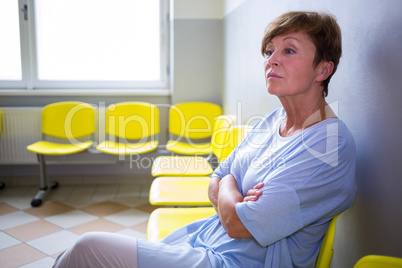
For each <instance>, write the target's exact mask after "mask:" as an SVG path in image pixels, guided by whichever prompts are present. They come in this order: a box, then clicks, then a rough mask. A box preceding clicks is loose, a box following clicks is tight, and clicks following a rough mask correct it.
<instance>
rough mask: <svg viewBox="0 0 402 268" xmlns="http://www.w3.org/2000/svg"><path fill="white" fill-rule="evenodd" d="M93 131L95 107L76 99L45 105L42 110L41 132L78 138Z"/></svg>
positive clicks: (63, 137)
mask: <svg viewBox="0 0 402 268" xmlns="http://www.w3.org/2000/svg"><path fill="white" fill-rule="evenodd" d="M94 132H95V109H94V107H93V106H92V105H90V104H88V103H84V102H78V101H63V102H56V103H52V104H49V105H46V106H45V107H44V108H43V110H42V133H43V134H45V135H50V136H53V137H56V138H62V139H78V138H83V137H85V136H89V135H92V134H93V133H94Z"/></svg>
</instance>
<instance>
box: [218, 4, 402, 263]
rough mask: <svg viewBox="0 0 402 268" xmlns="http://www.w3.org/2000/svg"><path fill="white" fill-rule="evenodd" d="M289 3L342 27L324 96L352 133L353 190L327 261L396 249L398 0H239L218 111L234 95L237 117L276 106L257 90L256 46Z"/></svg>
mask: <svg viewBox="0 0 402 268" xmlns="http://www.w3.org/2000/svg"><path fill="white" fill-rule="evenodd" d="M289 10H316V11H329V12H331V13H333V14H334V15H335V16H336V17H337V19H338V22H339V24H340V26H341V28H342V33H343V56H342V58H341V63H340V65H339V68H338V71H337V73H336V74H335V76H334V77H333V79H332V81H331V83H330V87H329V97H328V102H330V103H335V104H336V107H337V111H338V114H339V117H340V118H341V119H343V120H344V121H345V122H346V124H347V125H348V126H349V128H350V129H351V131H352V133H353V135H354V138H355V141H356V145H357V158H358V160H357V182H358V195H357V198H356V201H355V203H354V205H353V206H352V207H351V209H349V210H348V211H347V212H345V213H344V214H343V215H342V216H341V217H340V218H339V220H338V222H337V227H336V237H335V243H334V249H335V253H334V258H333V262H332V267H341V268H344V267H353V265H354V264H355V263H356V261H357V260H358V259H359V258H361V257H362V256H364V255H367V254H384V255H391V256H397V257H402V231H401V226H402V208H401V204H402V194H401V191H402V165H401V163H402V156H401V153H400V149H401V147H402V146H401V144H402V142H401V141H400V133H402V124H401V122H400V114H402V105H400V103H399V102H400V101H401V100H402V65H401V62H402V50H401V49H399V46H400V45H401V44H402V27H401V26H402V16H400V11H401V10H402V1H400V0H385V1H363V0H338V1H320V0H309V1H293V0H284V1H267V0H247V1H244V3H243V4H242V5H240V6H239V7H238V8H237V9H235V10H234V11H232V12H231V13H229V14H228V15H227V16H226V17H225V20H224V33H225V38H224V70H225V72H224V85H225V86H224V95H223V103H224V107H225V111H226V112H237V109H238V108H237V107H238V106H239V104H238V103H237V101H240V102H241V107H242V113H241V114H242V115H243V121H245V120H247V118H248V117H249V116H252V115H254V114H265V113H266V112H267V111H269V110H271V109H272V108H274V107H277V106H279V102H278V101H277V100H276V99H275V98H274V97H272V96H268V94H267V93H266V91H265V85H264V76H263V69H262V61H261V56H260V54H259V49H260V41H261V38H262V35H263V30H264V28H265V26H266V24H267V23H268V22H269V21H271V20H272V19H273V18H275V17H276V16H278V15H280V14H281V13H283V12H286V11H289Z"/></svg>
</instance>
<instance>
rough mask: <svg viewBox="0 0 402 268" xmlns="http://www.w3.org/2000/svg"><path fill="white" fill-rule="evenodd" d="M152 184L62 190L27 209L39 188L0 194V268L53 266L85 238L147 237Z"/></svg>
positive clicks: (61, 188)
mask: <svg viewBox="0 0 402 268" xmlns="http://www.w3.org/2000/svg"><path fill="white" fill-rule="evenodd" d="M149 187H150V183H144V182H142V183H138V184H118V185H105V184H100V185H77V186H71V185H67V186H60V187H59V188H58V189H56V190H52V191H50V192H49V194H48V195H47V196H46V201H45V202H44V204H43V205H42V206H41V207H37V208H32V207H31V205H30V202H31V199H32V197H33V196H34V195H35V193H36V191H37V187H22V186H10V187H8V186H7V187H6V188H5V189H4V190H1V191H0V267H2V268H6V267H24V268H25V267H39V268H46V267H52V264H53V262H54V260H55V258H56V257H57V256H58V254H59V253H60V252H62V251H63V250H64V249H65V248H66V247H68V246H69V245H71V244H72V243H74V241H76V239H77V238H78V237H79V236H80V235H81V234H83V233H85V232H89V231H105V232H114V233H120V234H126V235H129V236H132V237H136V238H144V239H145V238H146V234H145V232H146V226H147V221H148V217H149V215H150V213H151V212H152V210H154V209H155V208H156V207H154V206H152V205H150V204H149V201H148V193H149Z"/></svg>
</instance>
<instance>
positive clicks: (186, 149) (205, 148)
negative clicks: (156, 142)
mask: <svg viewBox="0 0 402 268" xmlns="http://www.w3.org/2000/svg"><path fill="white" fill-rule="evenodd" d="M166 150H168V151H171V152H174V153H177V154H184V155H208V154H210V153H211V152H212V146H211V143H192V144H189V143H185V142H177V141H168V142H167V144H166Z"/></svg>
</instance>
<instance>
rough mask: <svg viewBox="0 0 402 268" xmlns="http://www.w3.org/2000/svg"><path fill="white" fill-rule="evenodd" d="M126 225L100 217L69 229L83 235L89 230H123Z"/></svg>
mask: <svg viewBox="0 0 402 268" xmlns="http://www.w3.org/2000/svg"><path fill="white" fill-rule="evenodd" d="M123 228H124V227H123V226H121V225H119V224H116V223H114V222H110V221H108V220H105V219H98V220H94V221H91V222H88V223H85V224H81V225H78V226H75V227H73V228H70V229H69V230H70V231H71V232H73V233H76V234H78V235H82V234H84V233H87V232H112V233H114V232H117V231H119V230H122V229H123Z"/></svg>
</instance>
